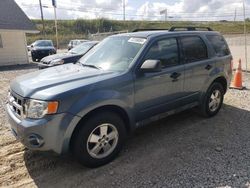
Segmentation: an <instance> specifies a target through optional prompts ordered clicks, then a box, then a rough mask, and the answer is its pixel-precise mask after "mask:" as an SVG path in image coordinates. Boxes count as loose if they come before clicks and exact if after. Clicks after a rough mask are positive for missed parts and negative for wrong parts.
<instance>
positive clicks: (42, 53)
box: [30, 40, 56, 61]
mask: <svg viewBox="0 0 250 188" xmlns="http://www.w3.org/2000/svg"><path fill="white" fill-rule="evenodd" d="M30 51H31V57H32V61H40V60H41V59H42V58H44V57H46V56H48V55H52V54H56V49H55V47H54V45H53V42H52V41H51V40H37V41H35V42H34V43H32V44H31V46H30Z"/></svg>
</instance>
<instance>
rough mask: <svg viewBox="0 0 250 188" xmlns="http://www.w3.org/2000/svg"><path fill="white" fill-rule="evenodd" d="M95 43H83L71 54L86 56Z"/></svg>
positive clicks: (72, 50) (71, 51)
mask: <svg viewBox="0 0 250 188" xmlns="http://www.w3.org/2000/svg"><path fill="white" fill-rule="evenodd" d="M94 45H95V43H82V44H79V45H78V46H76V47H75V48H73V49H71V50H70V51H69V53H72V54H85V53H86V52H87V51H89V50H90V49H91V48H92V47H93V46H94Z"/></svg>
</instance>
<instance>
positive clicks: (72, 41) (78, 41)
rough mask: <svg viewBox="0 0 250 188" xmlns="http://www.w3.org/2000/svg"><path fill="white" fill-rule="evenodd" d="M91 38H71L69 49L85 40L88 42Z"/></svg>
mask: <svg viewBox="0 0 250 188" xmlns="http://www.w3.org/2000/svg"><path fill="white" fill-rule="evenodd" d="M88 41H89V40H82V39H75V40H71V41H69V44H68V50H71V49H72V48H74V47H76V46H77V45H78V44H81V43H83V42H88Z"/></svg>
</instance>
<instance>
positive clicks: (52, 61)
mask: <svg viewBox="0 0 250 188" xmlns="http://www.w3.org/2000/svg"><path fill="white" fill-rule="evenodd" d="M97 43H98V41H90V42H84V43H82V44H79V45H77V46H76V47H74V48H72V49H71V50H70V51H68V52H67V53H62V54H54V55H50V56H47V57H44V58H43V59H42V60H41V62H40V63H38V67H39V69H43V68H48V67H52V66H56V65H62V64H66V63H75V62H77V61H78V60H79V59H80V58H81V57H82V56H83V55H85V54H86V53H87V52H88V51H89V50H90V49H92V48H93V47H94V46H95V45H96V44H97Z"/></svg>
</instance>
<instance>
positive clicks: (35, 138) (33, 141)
mask: <svg viewBox="0 0 250 188" xmlns="http://www.w3.org/2000/svg"><path fill="white" fill-rule="evenodd" d="M28 142H29V145H30V146H31V147H34V148H40V147H42V145H43V144H44V141H43V138H42V137H41V136H39V135H37V134H31V135H29V137H28Z"/></svg>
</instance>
